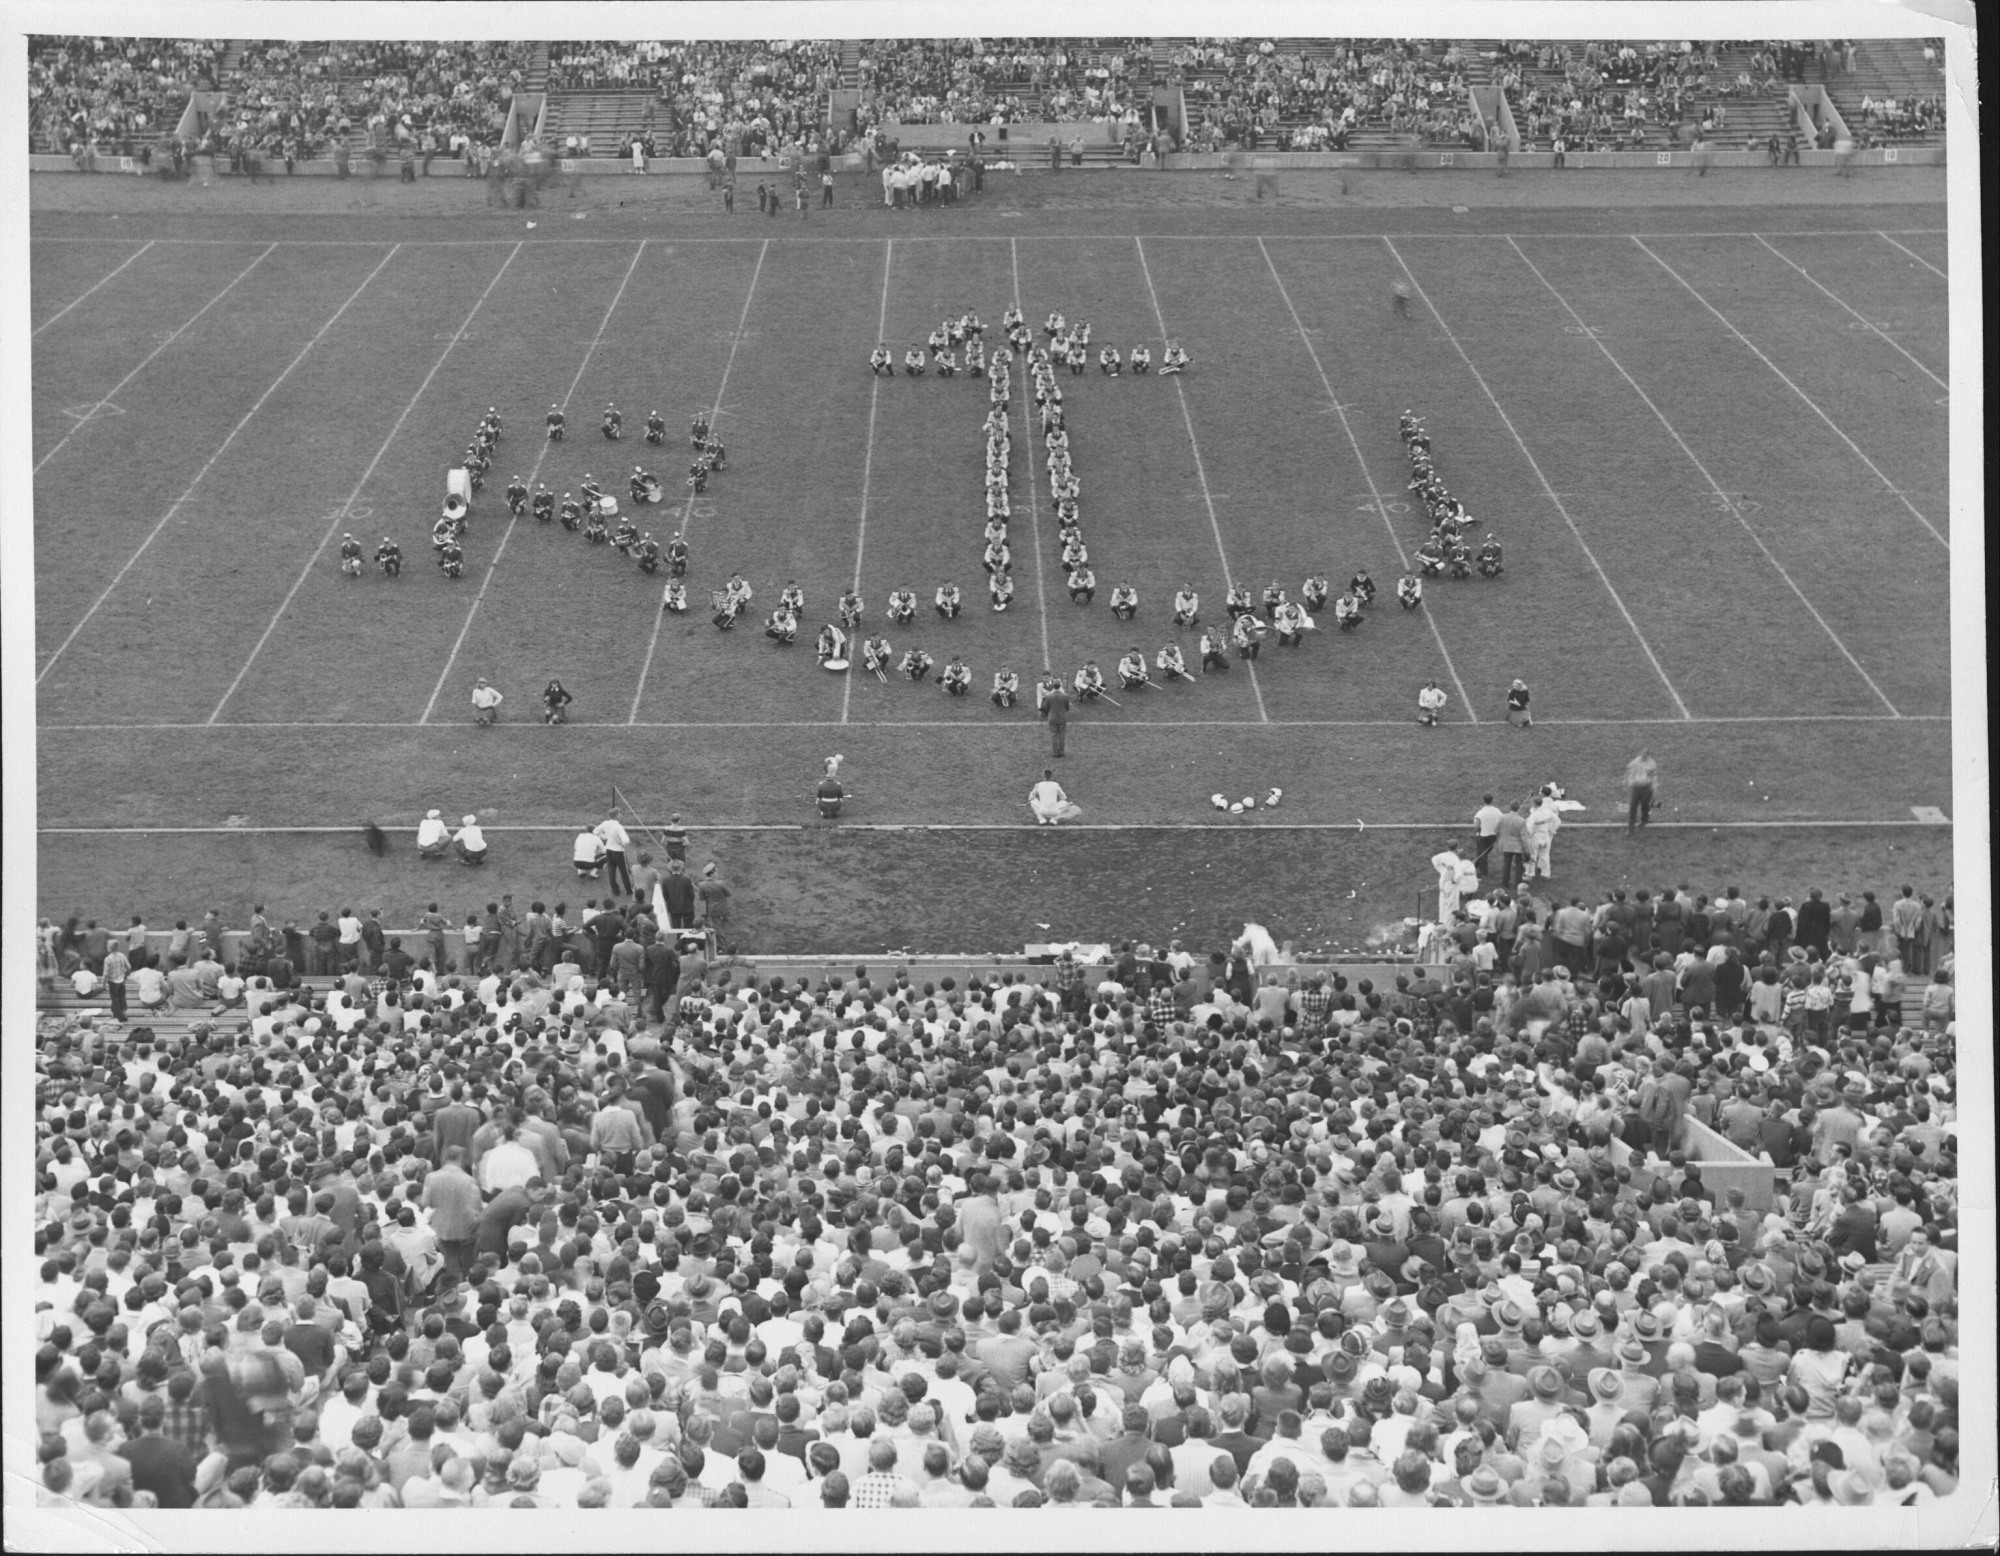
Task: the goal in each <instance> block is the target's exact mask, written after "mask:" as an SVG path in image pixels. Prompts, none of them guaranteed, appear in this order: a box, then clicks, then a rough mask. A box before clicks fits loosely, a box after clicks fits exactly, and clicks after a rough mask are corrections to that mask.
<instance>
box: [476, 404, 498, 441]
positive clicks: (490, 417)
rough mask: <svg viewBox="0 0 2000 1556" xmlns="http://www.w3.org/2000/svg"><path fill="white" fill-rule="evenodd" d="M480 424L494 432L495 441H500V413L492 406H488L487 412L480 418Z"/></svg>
mask: <svg viewBox="0 0 2000 1556" xmlns="http://www.w3.org/2000/svg"><path fill="white" fill-rule="evenodd" d="M479 425H480V426H481V427H483V428H485V429H486V430H488V431H489V432H491V433H492V434H493V441H494V442H495V443H498V442H499V441H500V433H501V431H502V427H501V422H500V413H499V412H498V411H497V410H495V409H494V408H493V407H492V406H490V405H489V406H487V407H486V414H485V416H483V417H482V418H480V422H479Z"/></svg>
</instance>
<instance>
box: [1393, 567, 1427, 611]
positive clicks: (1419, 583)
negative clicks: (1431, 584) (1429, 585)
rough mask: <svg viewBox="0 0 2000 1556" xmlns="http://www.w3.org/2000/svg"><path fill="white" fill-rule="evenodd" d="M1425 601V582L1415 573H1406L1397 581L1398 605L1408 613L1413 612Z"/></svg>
mask: <svg viewBox="0 0 2000 1556" xmlns="http://www.w3.org/2000/svg"><path fill="white" fill-rule="evenodd" d="M1423 600H1424V581H1423V579H1421V578H1419V577H1418V576H1417V575H1416V574H1415V573H1405V574H1403V576H1402V577H1401V578H1398V579H1397V580H1396V603H1397V604H1399V605H1401V606H1402V607H1403V609H1404V610H1406V611H1413V610H1415V609H1416V608H1417V607H1418V606H1419V605H1421V604H1422V603H1423Z"/></svg>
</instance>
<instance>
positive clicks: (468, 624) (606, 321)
mask: <svg viewBox="0 0 2000 1556" xmlns="http://www.w3.org/2000/svg"><path fill="white" fill-rule="evenodd" d="M650 241H651V240H650V239H647V238H641V239H640V240H639V246H638V247H637V248H635V249H633V250H632V262H631V263H630V264H629V265H627V266H626V267H625V274H624V276H623V277H621V278H620V280H619V282H618V290H617V291H615V292H613V293H612V294H611V306H610V307H608V308H606V309H605V310H604V317H603V319H602V320H601V321H599V323H598V326H597V333H596V334H595V335H593V336H591V338H590V343H589V345H588V346H587V347H586V348H585V349H584V353H583V360H582V361H581V362H579V363H577V365H576V376H575V377H573V378H572V379H570V381H569V387H568V388H567V389H565V390H564V391H563V397H562V399H561V400H560V401H559V402H558V407H559V409H561V410H564V411H567V410H568V409H569V402H570V397H571V396H572V395H574V394H575V393H576V386H577V385H578V384H580V383H582V382H583V371H584V369H585V368H587V367H589V366H590V359H591V357H593V356H594V355H596V353H597V348H598V346H599V345H600V344H601V343H602V342H603V340H604V332H605V331H606V330H607V329H609V328H610V327H611V315H612V313H613V312H614V311H616V309H617V307H618V300H619V299H620V298H621V297H623V296H624V295H625V287H626V284H627V283H628V282H630V281H631V279H632V272H633V271H635V270H637V269H638V268H639V259H640V256H641V255H643V254H644V253H645V252H646V245H647V243H648V242H650ZM517 252H518V251H517ZM495 279H496V280H497V279H498V277H495ZM467 322H470V321H469V320H468V321H467ZM445 349H446V350H450V349H451V348H450V347H446V348H445ZM553 442H554V440H553V439H552V438H547V437H544V438H543V439H542V446H541V447H540V448H539V449H537V450H536V451H535V462H534V464H533V465H531V466H530V467H529V469H528V475H527V484H528V485H529V486H531V487H532V486H533V485H534V482H535V478H536V477H537V476H539V475H540V474H541V473H542V461H543V460H544V459H546V458H548V455H549V448H550V446H551V444H552V443H553ZM520 518H521V516H520V514H518V513H510V514H509V515H508V516H507V527H506V528H505V529H504V530H502V531H501V532H500V544H499V545H497V546H495V547H494V548H493V560H492V561H490V562H488V563H487V564H486V576H485V577H483V578H481V579H480V580H479V590H478V592H477V593H476V594H474V595H473V597H472V604H471V605H470V606H468V607H467V608H466V612H465V625H464V626H462V627H460V628H459V629H458V637H457V638H456V639H455V640H453V642H452V645H451V652H450V653H449V654H447V655H446V656H445V661H444V668H443V669H442V670H440V671H438V678H437V685H435V686H433V687H432V688H431V696H430V701H428V702H426V703H425V704H424V711H423V716H422V717H421V718H419V719H418V720H417V722H418V723H419V724H428V723H429V722H430V721H431V712H432V710H433V709H435V708H436V707H437V700H438V698H439V696H440V695H442V693H443V692H444V687H445V682H446V681H447V680H448V679H450V677H451V667H452V666H453V665H454V664H456V663H457V662H458V651H459V650H460V649H462V648H464V647H465V639H466V637H467V635H468V634H470V633H471V631H472V619H473V617H475V616H477V615H478V614H479V606H480V603H481V602H482V601H483V600H484V599H485V598H486V591H487V590H488V589H489V588H491V587H492V585H493V574H494V571H495V570H496V569H497V568H498V567H499V566H500V557H501V553H503V552H504V551H506V549H507V541H508V539H509V538H510V537H511V536H512V535H513V533H514V526H515V525H516V524H517V523H519V522H520Z"/></svg>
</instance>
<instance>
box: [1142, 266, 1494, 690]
mask: <svg viewBox="0 0 2000 1556" xmlns="http://www.w3.org/2000/svg"><path fill="white" fill-rule="evenodd" d="M1132 246H1133V247H1134V248H1135V249H1137V250H1138V251H1139V273H1140V274H1141V275H1143V276H1144V277H1145V278H1146V295H1147V296H1149V297H1151V298H1152V299H1153V317H1154V318H1155V319H1157V320H1159V323H1160V339H1161V340H1162V341H1165V340H1169V339H1171V338H1172V337H1171V336H1170V335H1169V334H1168V331H1167V316H1166V314H1164V313H1163V312H1161V311H1160V294H1159V293H1158V292H1157V291H1155V290H1154V289H1153V267H1152V266H1151V265H1149V264H1147V263H1146V243H1145V240H1144V239H1143V238H1137V237H1135V238H1133V240H1132ZM1173 379H1174V393H1175V394H1176V395H1178V396H1179V397H1180V402H1181V420H1182V421H1184V422H1186V423H1187V435H1188V451H1189V452H1190V453H1192V454H1193V455H1194V474H1195V479H1196V480H1197V481H1199V482H1200V483H1201V500H1202V503H1203V504H1204V505H1205V506H1206V507H1207V509H1208V527H1209V528H1210V529H1211V530H1213V531H1214V532H1215V554H1216V555H1217V556H1218V557H1220V558H1221V559H1222V582H1223V586H1224V588H1225V589H1234V588H1235V587H1236V579H1235V578H1234V577H1233V576H1232V575H1231V573H1230V571H1229V552H1228V550H1227V549H1226V548H1225V547H1224V546H1223V544H1222V521H1221V520H1220V519H1218V518H1217V517H1216V516H1215V498H1214V497H1213V496H1212V495H1211V494H1210V492H1209V489H1208V471H1207V469H1206V468H1205V467H1204V466H1203V465H1202V462H1201V445H1200V444H1199V443H1197V442H1196V441H1195V436H1194V413H1193V412H1191V411H1190V410H1189V409H1188V402H1187V390H1186V389H1184V388H1183V387H1182V386H1181V375H1180V374H1179V373H1176V374H1174V375H1173ZM1440 646H1442V645H1440ZM1243 667H1244V668H1245V669H1246V670H1248V671H1249V672H1250V690H1251V691H1253V692H1255V693H1256V694H1257V717H1258V718H1259V719H1261V720H1262V721H1263V722H1264V723H1266V724H1268V723H1270V722H1271V715H1270V713H1269V712H1268V711H1267V710H1266V709H1265V707H1264V688H1263V687H1262V686H1260V685H1258V683H1257V661H1256V660H1254V659H1245V660H1244V661H1243ZM1468 711H1469V710H1468Z"/></svg>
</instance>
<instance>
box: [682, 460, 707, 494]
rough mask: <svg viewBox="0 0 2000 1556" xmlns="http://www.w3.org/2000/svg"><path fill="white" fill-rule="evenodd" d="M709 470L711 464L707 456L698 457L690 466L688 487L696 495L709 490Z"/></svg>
mask: <svg viewBox="0 0 2000 1556" xmlns="http://www.w3.org/2000/svg"><path fill="white" fill-rule="evenodd" d="M708 470H709V464H708V460H707V459H706V458H705V457H704V458H698V459H696V460H695V462H694V463H693V464H691V465H689V466H688V473H687V489H688V491H689V492H690V493H692V494H693V495H694V496H696V497H699V496H700V495H701V494H702V493H703V492H705V491H707V490H708Z"/></svg>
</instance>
